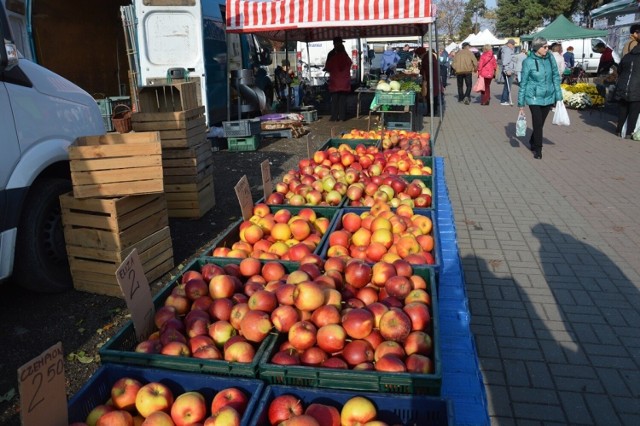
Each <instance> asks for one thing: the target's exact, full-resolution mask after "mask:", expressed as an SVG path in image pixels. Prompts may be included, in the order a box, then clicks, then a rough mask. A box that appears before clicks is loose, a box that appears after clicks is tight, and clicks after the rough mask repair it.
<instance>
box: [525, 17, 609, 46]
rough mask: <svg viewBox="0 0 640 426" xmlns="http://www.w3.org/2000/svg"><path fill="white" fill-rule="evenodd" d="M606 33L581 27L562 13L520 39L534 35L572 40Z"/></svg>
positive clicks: (532, 37)
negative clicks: (541, 27) (544, 26)
mask: <svg viewBox="0 0 640 426" xmlns="http://www.w3.org/2000/svg"><path fill="white" fill-rule="evenodd" d="M606 35H607V30H592V29H589V28H582V27H579V26H577V25H576V24H574V23H573V22H571V21H569V20H568V19H567V18H565V16H564V15H560V16H558V17H557V18H556V19H555V21H553V22H552V23H550V24H549V25H547V27H546V28H545V29H543V30H540V31H538V32H537V33H533V34H526V35H523V36H521V37H520V40H523V41H531V40H533V39H534V38H535V37H544V38H546V39H547V40H573V39H577V38H590V37H604V36H606Z"/></svg>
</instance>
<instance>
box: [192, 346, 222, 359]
mask: <svg viewBox="0 0 640 426" xmlns="http://www.w3.org/2000/svg"><path fill="white" fill-rule="evenodd" d="M191 356H193V357H194V358H198V359H222V352H220V349H218V348H217V347H216V345H215V344H213V343H212V344H210V345H206V346H201V347H199V348H198V349H196V350H195V351H193V352H192V354H191Z"/></svg>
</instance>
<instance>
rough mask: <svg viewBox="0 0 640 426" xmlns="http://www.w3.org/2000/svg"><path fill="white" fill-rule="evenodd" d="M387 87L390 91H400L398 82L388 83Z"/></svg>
mask: <svg viewBox="0 0 640 426" xmlns="http://www.w3.org/2000/svg"><path fill="white" fill-rule="evenodd" d="M389 86H391V90H394V91H398V90H400V82H399V81H395V80H394V81H392V82H391V83H389Z"/></svg>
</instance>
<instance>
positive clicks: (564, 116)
mask: <svg viewBox="0 0 640 426" xmlns="http://www.w3.org/2000/svg"><path fill="white" fill-rule="evenodd" d="M551 123H552V124H557V125H558V126H569V125H570V124H571V121H570V120H569V114H568V113H567V108H566V107H565V106H564V102H562V101H558V102H556V112H554V113H553V121H552V122H551Z"/></svg>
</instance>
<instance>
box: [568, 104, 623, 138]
mask: <svg viewBox="0 0 640 426" xmlns="http://www.w3.org/2000/svg"><path fill="white" fill-rule="evenodd" d="M577 113H578V115H579V116H580V120H582V121H583V122H584V123H585V124H588V125H590V126H594V127H599V128H601V129H603V130H606V131H607V132H611V133H614V132H615V128H616V124H617V120H618V105H617V104H606V105H605V106H603V107H601V108H590V109H584V110H578V111H577Z"/></svg>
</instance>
